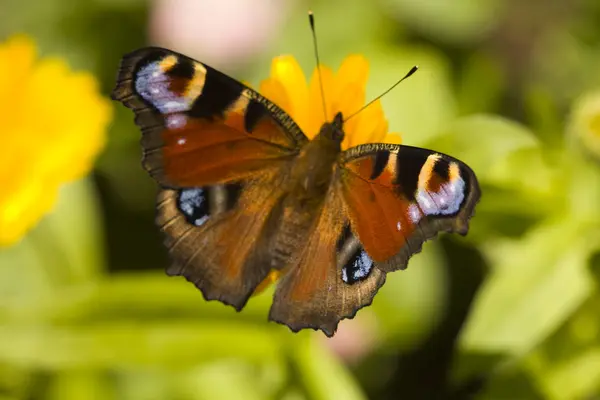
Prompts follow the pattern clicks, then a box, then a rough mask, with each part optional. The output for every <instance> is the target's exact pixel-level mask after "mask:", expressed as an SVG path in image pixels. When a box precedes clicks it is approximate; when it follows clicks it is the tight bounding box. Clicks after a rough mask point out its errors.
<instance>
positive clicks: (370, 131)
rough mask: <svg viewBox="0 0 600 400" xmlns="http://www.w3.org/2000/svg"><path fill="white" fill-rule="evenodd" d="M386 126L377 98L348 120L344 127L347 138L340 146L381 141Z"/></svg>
mask: <svg viewBox="0 0 600 400" xmlns="http://www.w3.org/2000/svg"><path fill="white" fill-rule="evenodd" d="M355 120H356V121H355ZM387 126H388V124H387V120H386V119H385V116H384V114H383V108H382V106H381V102H380V101H379V100H377V101H376V102H374V103H373V104H371V105H370V106H369V107H367V108H365V109H364V110H363V111H361V112H360V113H359V114H358V115H356V116H355V117H353V118H352V119H350V121H348V123H347V126H346V129H345V132H346V139H347V140H345V142H344V143H342V146H343V147H344V148H348V147H354V146H357V145H359V144H363V143H375V142H381V141H382V140H383V138H384V136H385V134H386V133H387ZM345 146H348V147H345Z"/></svg>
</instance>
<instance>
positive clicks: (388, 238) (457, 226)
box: [339, 144, 480, 271]
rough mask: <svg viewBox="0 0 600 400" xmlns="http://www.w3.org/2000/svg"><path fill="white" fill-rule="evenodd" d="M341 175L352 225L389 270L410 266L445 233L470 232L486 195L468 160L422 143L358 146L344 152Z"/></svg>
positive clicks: (372, 254)
mask: <svg viewBox="0 0 600 400" xmlns="http://www.w3.org/2000/svg"><path fill="white" fill-rule="evenodd" d="M339 176H340V180H341V184H342V187H343V189H342V191H343V193H344V200H345V203H346V206H347V207H348V209H349V214H350V220H351V226H352V229H353V231H354V232H356V233H357V236H358V238H359V239H360V241H361V243H362V245H363V246H364V248H365V249H366V251H367V253H368V254H369V255H370V256H371V257H372V258H373V259H374V260H375V262H376V263H377V265H378V267H379V268H381V269H383V270H385V271H392V270H396V269H403V268H406V265H407V262H408V259H409V258H410V256H411V255H412V254H414V253H415V252H418V251H420V250H421V247H422V244H423V242H424V241H426V240H427V239H430V238H432V237H434V236H435V235H436V234H437V233H438V232H440V231H447V232H457V233H460V234H463V235H464V234H466V233H467V230H468V222H469V219H470V218H471V216H472V215H473V212H474V208H475V204H476V203H477V201H478V200H479V197H480V189H479V184H478V182H477V178H476V177H475V174H474V173H473V171H472V170H471V169H470V168H469V167H468V166H467V165H466V164H464V163H463V162H461V161H459V160H457V159H455V158H452V157H450V156H447V155H445V154H441V153H436V152H434V151H431V150H426V149H422V148H418V147H410V146H400V145H388V144H365V145H361V146H357V147H355V148H352V149H349V150H347V151H346V152H344V153H342V155H341V168H340V174H339Z"/></svg>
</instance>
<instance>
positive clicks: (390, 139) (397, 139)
mask: <svg viewBox="0 0 600 400" xmlns="http://www.w3.org/2000/svg"><path fill="white" fill-rule="evenodd" d="M381 143H388V144H402V135H401V134H399V133H388V134H387V135H385V136H384V137H383V140H382V141H381Z"/></svg>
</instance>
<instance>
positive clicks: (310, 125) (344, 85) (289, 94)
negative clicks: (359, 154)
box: [260, 55, 402, 149]
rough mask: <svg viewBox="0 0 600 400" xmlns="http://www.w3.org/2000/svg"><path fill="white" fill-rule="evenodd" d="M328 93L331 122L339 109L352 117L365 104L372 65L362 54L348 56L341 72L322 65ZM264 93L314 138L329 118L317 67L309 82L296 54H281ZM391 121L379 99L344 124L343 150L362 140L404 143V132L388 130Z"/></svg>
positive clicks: (325, 87) (264, 85)
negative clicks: (325, 115) (386, 117)
mask: <svg viewBox="0 0 600 400" xmlns="http://www.w3.org/2000/svg"><path fill="white" fill-rule="evenodd" d="M319 69H320V70H321V76H322V79H323V89H324V92H325V108H326V110H327V122H331V121H332V120H333V116H334V115H335V114H336V113H337V112H341V113H342V115H343V116H344V118H346V117H349V116H350V115H351V114H352V113H354V112H356V111H357V110H359V109H360V107H362V106H363V105H364V104H365V93H366V85H367V78H368V74H369V64H368V62H367V60H366V59H365V58H364V57H363V56H360V55H351V56H348V57H347V58H346V59H345V60H344V61H343V62H342V65H341V66H340V69H339V70H338V71H337V73H334V72H333V71H332V70H331V69H330V68H328V67H326V66H324V65H320V66H319ZM260 92H261V94H263V95H264V96H265V97H267V98H268V99H270V100H271V101H273V102H274V103H275V104H277V105H279V106H280V107H281V108H283V110H284V111H286V112H287V113H288V114H289V115H290V116H291V117H292V119H294V121H296V123H297V124H298V125H299V126H300V128H301V129H302V130H303V131H304V133H305V134H306V135H307V136H308V137H309V139H312V138H313V137H314V136H315V135H316V134H317V133H319V129H320V128H321V125H323V123H324V122H326V121H325V117H324V115H323V100H322V97H321V89H320V86H319V77H318V70H317V68H315V70H314V72H313V74H312V77H311V79H310V83H308V84H307V82H306V78H305V76H304V73H303V72H302V69H301V68H300V66H299V65H298V62H297V61H296V59H295V58H294V57H292V56H280V57H276V58H274V59H273V62H272V63H271V76H270V77H269V78H268V79H266V80H264V81H263V82H261V84H260ZM387 130H388V122H387V120H386V119H385V116H384V114H383V108H382V107H381V102H380V101H379V100H378V101H376V102H375V103H373V104H372V105H370V106H369V107H367V108H366V109H365V110H363V111H361V112H360V113H359V114H358V115H356V116H355V117H353V118H351V119H350V120H349V121H348V122H347V123H345V124H344V131H345V133H346V137H345V139H344V142H343V143H342V149H347V148H349V147H353V146H356V145H359V144H362V143H375V142H378V143H400V142H401V141H402V139H401V137H400V135H398V134H392V133H388V131H387Z"/></svg>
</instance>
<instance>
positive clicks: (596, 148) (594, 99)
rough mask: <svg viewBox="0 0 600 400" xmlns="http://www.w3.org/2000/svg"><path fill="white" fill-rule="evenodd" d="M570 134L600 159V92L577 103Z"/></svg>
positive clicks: (584, 97)
mask: <svg viewBox="0 0 600 400" xmlns="http://www.w3.org/2000/svg"><path fill="white" fill-rule="evenodd" d="M569 132H570V133H571V134H572V135H575V136H576V137H578V138H579V140H581V142H582V143H583V145H584V146H585V147H586V148H587V149H588V150H589V151H590V152H591V153H592V154H594V155H595V156H596V157H600V91H596V92H593V93H588V94H586V95H584V96H582V97H581V98H580V99H579V100H578V101H577V102H576V103H575V105H574V106H573V113H572V116H571V121H570V125H569Z"/></svg>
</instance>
